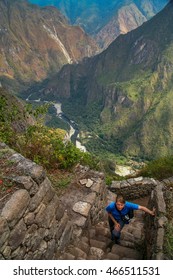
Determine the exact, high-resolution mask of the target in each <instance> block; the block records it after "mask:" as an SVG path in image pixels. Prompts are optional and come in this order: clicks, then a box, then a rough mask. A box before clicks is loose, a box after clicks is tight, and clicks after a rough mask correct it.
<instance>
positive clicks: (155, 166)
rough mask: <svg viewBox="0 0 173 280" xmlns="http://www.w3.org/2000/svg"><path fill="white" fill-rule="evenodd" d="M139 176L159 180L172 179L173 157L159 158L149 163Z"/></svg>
mask: <svg viewBox="0 0 173 280" xmlns="http://www.w3.org/2000/svg"><path fill="white" fill-rule="evenodd" d="M139 175H141V176H144V177H152V178H155V179H158V180H163V179H165V178H169V177H172V175H173V155H171V156H167V157H162V158H158V159H156V160H153V161H151V162H149V163H148V164H147V165H146V166H145V167H144V168H143V169H142V170H141V171H140V172H139Z"/></svg>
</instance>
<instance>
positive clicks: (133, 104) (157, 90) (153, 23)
mask: <svg viewBox="0 0 173 280" xmlns="http://www.w3.org/2000/svg"><path fill="white" fill-rule="evenodd" d="M172 22H173V3H172V2H171V3H170V4H168V5H167V6H166V7H165V8H164V10H163V11H161V12H160V13H158V14H157V15H156V16H155V17H153V18H152V19H151V20H149V21H147V22H146V23H144V24H143V25H142V26H140V27H139V28H137V29H135V30H133V31H131V32H129V33H128V34H126V35H120V36H119V37H118V38H117V39H116V40H115V41H114V42H113V43H112V44H111V45H110V46H109V47H108V48H107V49H106V50H105V51H104V52H102V53H101V54H99V55H97V56H95V57H93V58H90V59H86V60H85V61H84V62H82V63H80V64H79V65H67V66H64V67H63V68H62V70H61V71H60V72H59V73H58V75H56V76H55V77H54V79H52V80H49V81H48V82H47V83H46V84H45V85H44V87H43V88H42V98H43V99H50V100H61V101H63V110H64V112H65V113H66V114H68V116H69V117H70V118H71V119H73V120H75V121H77V122H78V124H79V125H80V128H81V129H82V130H83V131H84V132H85V133H83V135H84V139H83V143H84V144H85V145H86V146H87V148H88V149H90V150H92V151H94V150H97V151H100V150H105V151H106V150H107V151H109V152H112V153H114V154H116V153H121V154H124V155H130V156H132V157H140V158H147V159H151V158H156V157H158V156H163V155H167V154H172V153H173V142H172V137H173V126H172V124H173V111H172V107H173V76H172V73H173V25H172ZM88 132H89V133H90V137H86V138H85V135H87V133H88Z"/></svg>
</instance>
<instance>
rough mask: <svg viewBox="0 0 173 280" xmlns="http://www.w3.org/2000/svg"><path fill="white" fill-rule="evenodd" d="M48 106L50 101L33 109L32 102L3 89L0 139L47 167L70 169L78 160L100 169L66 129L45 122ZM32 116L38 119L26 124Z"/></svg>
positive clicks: (0, 106)
mask: <svg viewBox="0 0 173 280" xmlns="http://www.w3.org/2000/svg"><path fill="white" fill-rule="evenodd" d="M11 101H12V102H11ZM48 106H49V105H47V104H46V105H43V106H39V107H36V108H35V109H33V107H32V105H31V104H28V105H27V106H25V107H24V105H22V104H20V102H19V100H18V101H17V99H16V98H15V97H12V96H11V95H10V94H8V92H7V91H5V90H4V89H2V88H0V142H5V143H6V144H8V145H10V147H12V148H13V149H15V150H16V151H18V152H20V153H21V154H22V155H23V156H25V157H26V158H29V159H31V160H33V161H34V162H36V163H38V164H40V165H43V166H44V167H45V168H46V169H56V168H61V169H69V168H71V167H73V166H74V165H75V164H77V163H81V164H84V165H89V166H90V167H91V168H93V169H97V168H98V160H97V159H96V157H94V156H92V155H91V154H89V153H84V152H82V151H80V150H79V149H78V148H76V147H75V146H74V145H73V143H71V142H70V141H66V140H65V135H66V131H65V130H62V129H58V128H49V127H47V126H45V125H43V120H44V117H43V119H42V116H43V115H45V113H46V112H47V110H48ZM29 115H32V116H34V118H35V121H34V122H33V124H29V123H26V124H25V127H23V126H24V123H25V122H27V117H28V116H29ZM20 122H22V128H24V129H22V130H21V129H20V128H19V127H18V126H19V123H20ZM14 125H15V126H14ZM17 128H18V129H17Z"/></svg>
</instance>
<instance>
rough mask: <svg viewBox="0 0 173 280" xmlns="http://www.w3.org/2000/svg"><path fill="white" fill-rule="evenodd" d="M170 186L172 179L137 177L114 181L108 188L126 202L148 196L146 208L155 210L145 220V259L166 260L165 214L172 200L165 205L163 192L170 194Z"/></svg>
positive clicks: (172, 183)
mask: <svg viewBox="0 0 173 280" xmlns="http://www.w3.org/2000/svg"><path fill="white" fill-rule="evenodd" d="M172 186H173V177H171V178H168V179H165V180H163V182H159V181H156V180H154V179H152V178H143V177H139V178H133V179H129V180H124V181H114V182H112V185H111V187H110V190H111V191H112V192H114V193H116V194H122V195H123V196H124V197H125V199H126V200H129V199H132V200H133V199H137V198H140V197H144V196H150V199H149V204H148V208H149V209H153V208H155V209H156V215H155V217H154V218H153V217H151V216H150V215H146V218H145V219H146V221H145V226H146V227H145V228H146V238H145V240H146V244H145V245H146V255H147V259H153V260H163V259H167V256H166V254H165V253H164V243H165V240H166V225H167V224H168V219H167V214H168V209H169V208H170V205H171V203H172V200H170V202H169V203H168V202H167V204H166V202H165V192H166V191H167V192H168V189H171V193H172ZM171 198H172V196H171Z"/></svg>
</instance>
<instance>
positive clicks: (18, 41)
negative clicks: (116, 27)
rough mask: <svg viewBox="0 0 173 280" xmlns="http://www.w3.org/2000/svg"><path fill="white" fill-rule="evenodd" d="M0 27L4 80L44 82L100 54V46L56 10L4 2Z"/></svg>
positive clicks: (0, 8)
mask: <svg viewBox="0 0 173 280" xmlns="http://www.w3.org/2000/svg"><path fill="white" fill-rule="evenodd" d="M0 26H1V29H0V37H1V40H0V53H1V54H0V77H1V79H2V80H5V79H8V78H10V79H16V80H17V81H22V82H25V83H30V82H34V81H40V80H42V79H44V78H46V77H47V76H48V75H50V74H53V73H55V72H56V71H58V70H59V69H60V68H61V67H62V66H63V65H64V64H67V63H72V62H78V61H79V60H81V59H82V58H83V57H86V56H92V55H93V54H95V53H96V52H97V51H98V47H97V45H96V43H95V42H94V41H93V40H92V39H91V38H89V36H87V35H86V34H85V33H84V31H83V30H82V29H81V28H80V27H77V26H76V27H75V26H74V27H73V26H70V25H69V24H68V22H67V20H66V19H65V17H64V16H63V15H62V14H61V13H60V12H59V11H58V10H57V9H56V8H54V7H48V8H39V7H38V6H34V5H31V4H29V3H27V1H25V0H19V1H11V0H7V1H0Z"/></svg>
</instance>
